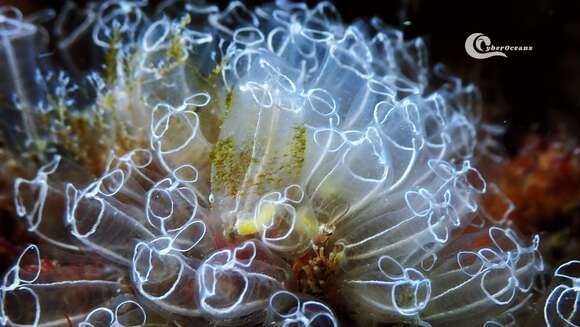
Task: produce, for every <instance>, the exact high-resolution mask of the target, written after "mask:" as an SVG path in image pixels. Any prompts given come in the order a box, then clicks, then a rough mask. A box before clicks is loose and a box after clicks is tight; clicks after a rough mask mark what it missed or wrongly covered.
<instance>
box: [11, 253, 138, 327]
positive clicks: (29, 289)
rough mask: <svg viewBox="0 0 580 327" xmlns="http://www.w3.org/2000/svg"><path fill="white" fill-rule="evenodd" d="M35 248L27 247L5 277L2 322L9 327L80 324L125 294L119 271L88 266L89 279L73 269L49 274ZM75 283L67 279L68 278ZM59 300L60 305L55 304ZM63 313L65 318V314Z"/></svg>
mask: <svg viewBox="0 0 580 327" xmlns="http://www.w3.org/2000/svg"><path fill="white" fill-rule="evenodd" d="M47 267H49V266H48V265H46V264H43V262H42V260H41V257H40V252H39V249H38V247H37V246H36V245H30V246H28V247H27V248H26V249H25V250H24V252H23V253H22V254H21V255H20V256H19V257H18V260H17V261H16V264H15V265H14V266H13V267H12V268H11V269H10V270H9V271H8V272H7V273H6V275H5V276H4V279H3V280H2V285H1V287H0V322H1V323H2V325H8V326H56V325H66V324H67V322H69V323H77V322H79V321H81V320H82V319H83V318H84V316H85V315H86V314H87V313H88V312H89V311H90V310H92V308H94V307H96V306H99V305H101V304H103V303H106V302H107V301H108V300H109V299H110V298H112V297H114V296H115V295H116V294H120V293H121V292H126V291H127V288H126V286H125V285H123V284H122V283H120V282H119V281H118V278H119V276H120V272H119V271H112V270H111V269H106V268H103V267H102V266H101V267H99V266H94V269H92V270H91V269H90V268H91V267H90V265H88V264H87V265H86V266H85V268H84V269H85V271H87V272H89V273H87V279H83V275H82V274H80V275H77V274H78V272H77V271H75V270H78V269H77V268H76V267H74V266H68V267H67V265H65V264H63V265H62V266H60V267H58V268H54V269H55V270H52V271H51V270H50V269H48V268H47ZM70 275H72V276H74V277H75V278H74V279H67V276H70ZM116 279H117V280H116ZM55 299H58V301H55ZM63 313H64V314H63Z"/></svg>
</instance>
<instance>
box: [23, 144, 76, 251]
mask: <svg viewBox="0 0 580 327" xmlns="http://www.w3.org/2000/svg"><path fill="white" fill-rule="evenodd" d="M61 159H62V158H61V157H60V156H59V155H55V156H54V157H53V158H52V160H50V162H48V163H47V164H45V165H44V166H42V167H40V168H39V170H38V172H37V174H36V177H35V178H34V179H31V180H28V179H23V178H16V179H15V181H14V207H15V208H16V214H17V215H18V216H20V217H21V218H23V219H24V220H25V222H26V226H27V228H28V230H29V231H30V232H33V233H35V234H36V235H38V236H39V237H40V238H41V239H43V240H44V241H47V242H49V243H51V244H54V245H57V246H59V247H63V248H67V249H69V250H76V251H78V250H79V249H80V247H79V246H78V245H77V244H75V242H74V240H73V239H72V238H71V235H70V234H69V233H68V232H67V230H66V228H64V225H63V223H62V222H63V219H62V217H63V214H64V213H65V211H66V194H65V187H64V184H63V182H62V180H61V179H62V178H63V176H68V178H69V179H70V180H81V181H82V180H86V179H87V177H81V178H80V179H79V178H75V174H71V173H70V171H69V169H75V168H77V167H76V165H69V164H68V162H63V160H61ZM83 172H84V173H86V171H83V170H82V169H79V173H80V175H81V176H82V173H83ZM52 175H54V176H52Z"/></svg>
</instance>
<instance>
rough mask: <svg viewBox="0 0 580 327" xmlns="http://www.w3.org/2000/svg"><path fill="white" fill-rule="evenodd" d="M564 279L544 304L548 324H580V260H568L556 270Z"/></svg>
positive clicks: (555, 273) (555, 276) (559, 279)
mask: <svg viewBox="0 0 580 327" xmlns="http://www.w3.org/2000/svg"><path fill="white" fill-rule="evenodd" d="M554 278H555V279H556V280H558V281H563V283H561V284H557V283H556V286H555V287H554V289H553V290H552V291H551V292H550V295H549V296H548V298H547V299H546V304H545V306H544V319H545V321H546V325H547V326H574V327H576V326H580V313H579V310H580V305H579V303H580V261H579V260H571V261H568V262H566V263H564V264H562V265H560V267H558V269H556V271H555V272H554Z"/></svg>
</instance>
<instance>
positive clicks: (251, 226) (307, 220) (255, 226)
mask: <svg viewBox="0 0 580 327" xmlns="http://www.w3.org/2000/svg"><path fill="white" fill-rule="evenodd" d="M275 215H276V206H275V205H274V204H267V203H266V204H262V205H261V206H260V211H259V213H258V214H257V215H256V216H255V217H254V218H253V219H251V218H249V219H240V220H238V222H237V223H236V230H237V232H238V234H239V235H242V236H247V235H252V234H256V233H260V232H262V231H263V230H264V228H265V226H269V225H270V224H271V223H272V220H273V219H274V217H275ZM294 228H295V230H296V231H297V232H298V233H300V234H302V235H304V236H313V235H316V234H317V233H318V230H319V225H318V221H317V220H316V217H315V216H314V213H313V212H312V210H311V209H310V208H308V207H300V208H298V210H297V214H296V222H295V226H294Z"/></svg>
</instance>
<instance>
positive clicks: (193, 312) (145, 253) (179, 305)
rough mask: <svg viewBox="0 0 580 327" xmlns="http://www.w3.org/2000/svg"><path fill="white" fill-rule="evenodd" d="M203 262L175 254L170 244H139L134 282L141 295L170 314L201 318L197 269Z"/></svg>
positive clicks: (136, 250) (159, 240)
mask: <svg viewBox="0 0 580 327" xmlns="http://www.w3.org/2000/svg"><path fill="white" fill-rule="evenodd" d="M198 265H199V262H196V260H192V259H190V258H187V257H184V256H182V255H181V254H179V253H173V252H172V251H171V247H170V240H167V239H165V238H160V239H156V240H154V241H152V242H150V243H144V242H142V243H139V244H137V246H136V247H135V254H134V256H133V261H132V276H131V278H132V280H133V283H134V284H135V287H136V288H137V290H138V291H139V294H140V295H142V296H143V297H145V298H146V299H147V300H149V301H151V303H152V304H154V305H155V306H157V307H160V308H161V309H163V310H164V311H166V312H171V313H175V314H179V315H181V316H186V317H198V316H200V315H201V312H200V310H199V308H198V293H197V287H196V285H197V280H196V269H195V267H197V266H198Z"/></svg>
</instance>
